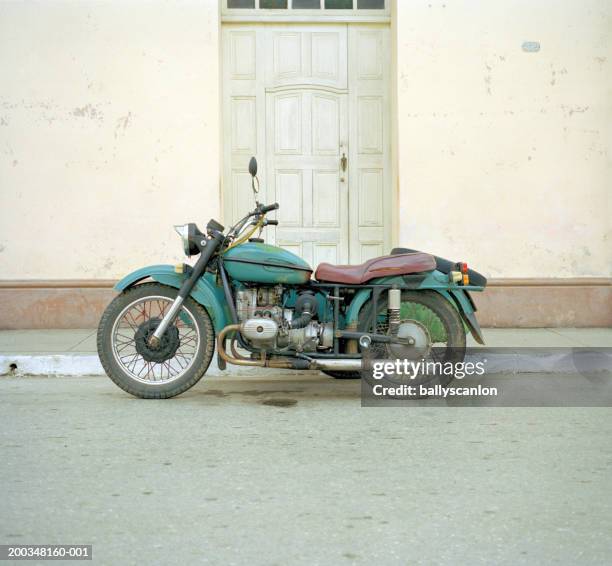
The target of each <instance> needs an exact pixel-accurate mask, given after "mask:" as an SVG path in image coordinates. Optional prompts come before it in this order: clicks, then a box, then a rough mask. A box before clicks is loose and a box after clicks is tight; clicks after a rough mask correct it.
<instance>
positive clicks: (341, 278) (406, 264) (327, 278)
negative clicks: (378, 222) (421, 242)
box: [315, 252, 436, 285]
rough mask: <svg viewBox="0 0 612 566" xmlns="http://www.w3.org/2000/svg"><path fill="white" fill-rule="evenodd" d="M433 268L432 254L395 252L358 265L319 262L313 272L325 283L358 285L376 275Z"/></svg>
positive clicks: (416, 271)
mask: <svg viewBox="0 0 612 566" xmlns="http://www.w3.org/2000/svg"><path fill="white" fill-rule="evenodd" d="M435 268H436V260H435V258H434V256H432V255H429V254H425V253H423V252H414V253H397V254H394V255H383V256H381V257H375V258H374V259H370V260H368V261H366V262H365V263H362V264H360V265H332V264H330V263H321V264H319V267H317V270H316V272H315V279H316V280H317V281H322V282H326V283H345V284H347V285H359V284H360V283H365V282H366V281H370V280H371V279H376V278H377V277H387V276H389V275H407V274H409V273H421V272H423V271H432V270H433V269H435Z"/></svg>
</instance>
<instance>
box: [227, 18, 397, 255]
mask: <svg viewBox="0 0 612 566" xmlns="http://www.w3.org/2000/svg"><path fill="white" fill-rule="evenodd" d="M386 48H388V29H387V28H386V27H384V26H380V27H377V26H364V25H360V26H356V27H355V29H353V26H349V25H346V24H341V25H303V24H296V25H265V24H260V25H252V26H244V25H227V26H224V29H223V49H224V53H223V57H224V59H223V97H224V101H223V113H224V124H225V129H224V192H223V195H224V216H225V221H226V223H227V222H229V221H230V220H235V219H237V218H238V217H239V216H240V215H241V214H242V213H243V212H244V211H246V210H248V209H250V208H252V206H253V197H252V195H251V193H250V178H249V176H248V172H247V164H248V160H249V158H250V156H251V155H255V156H256V157H257V159H258V162H259V165H260V169H259V177H260V180H261V192H260V199H259V200H260V201H262V202H266V203H268V202H274V201H278V202H279V204H280V209H279V211H278V213H277V218H278V220H279V226H278V228H276V229H274V230H273V229H271V228H267V229H266V240H267V241H268V242H270V243H276V244H277V245H280V246H282V247H285V248H286V249H289V250H291V251H294V252H295V253H297V254H299V255H301V256H302V257H304V259H306V260H307V261H308V262H309V263H311V265H313V266H316V265H317V264H318V263H320V262H322V261H328V262H332V263H333V262H336V263H348V262H351V263H358V262H361V261H365V260H366V259H369V258H370V257H373V256H375V255H380V254H382V253H386V252H387V251H388V247H389V246H390V234H389V229H390V198H389V197H390V194H389V193H390V180H391V172H390V170H389V168H390V159H389V142H388V139H387V138H388V137H389V118H388V104H389V97H388V93H387V88H386V85H387V84H388V61H387V62H386V61H385V60H384V58H385V49H386ZM387 56H388V53H387Z"/></svg>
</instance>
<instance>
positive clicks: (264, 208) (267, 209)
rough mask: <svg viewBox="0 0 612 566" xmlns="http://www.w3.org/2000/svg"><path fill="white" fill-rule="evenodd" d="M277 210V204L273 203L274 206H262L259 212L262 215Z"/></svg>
mask: <svg viewBox="0 0 612 566" xmlns="http://www.w3.org/2000/svg"><path fill="white" fill-rule="evenodd" d="M277 209H278V203H277V202H275V203H274V204H266V205H264V206H262V207H261V208H260V209H259V210H260V212H261V213H262V214H265V213H266V212H270V211H271V210H277Z"/></svg>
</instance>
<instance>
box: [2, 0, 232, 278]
mask: <svg viewBox="0 0 612 566" xmlns="http://www.w3.org/2000/svg"><path fill="white" fill-rule="evenodd" d="M218 26H219V22H218V9H217V3H216V2H212V1H208V2H199V1H182V2H171V3H167V2H160V1H157V2H149V3H146V4H143V3H137V2H119V1H113V2H105V3H101V2H82V3H78V2H69V1H58V2H48V3H34V2H19V3H6V2H5V3H2V4H1V5H0V69H1V70H2V79H1V83H0V202H1V213H0V214H1V221H0V279H30V278H35V279H58V278H61V279H64V278H68V279H70V278H75V279H81V278H84V279H90V278H105V279H113V278H118V277H121V276H123V275H124V274H125V273H126V272H129V271H132V270H133V269H135V268H137V267H140V266H142V265H147V264H157V263H166V262H168V263H178V262H180V261H183V260H184V256H183V254H182V252H181V246H180V242H179V239H178V237H177V235H176V233H175V232H174V230H173V227H172V226H173V224H178V223H184V222H188V221H197V222H198V223H199V224H200V225H202V224H205V223H206V221H207V220H208V218H209V217H211V216H218V215H219V210H220V206H219V200H220V197H219V194H220V191H219V159H220V157H219V122H218V120H219V118H218V116H219V111H218V108H219V100H218V96H219V81H218V75H219V70H218V60H219V59H218Z"/></svg>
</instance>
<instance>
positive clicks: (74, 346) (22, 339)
mask: <svg viewBox="0 0 612 566" xmlns="http://www.w3.org/2000/svg"><path fill="white" fill-rule="evenodd" d="M484 335H485V340H486V347H485V348H487V349H490V348H505V349H510V348H538V349H551V350H553V349H568V350H569V349H572V348H584V347H590V348H604V347H605V348H609V347H611V346H612V329H610V328H524V329H519V328H487V329H484ZM468 347H471V348H475V349H477V351H478V349H480V348H482V347H481V346H478V345H477V344H476V343H475V342H474V340H473V339H472V338H471V337H468ZM483 351H484V350H483ZM487 351H488V350H487ZM540 354H541V352H540ZM523 361H524V360H523ZM496 367H499V368H500V371H512V369H513V367H516V365H515V366H512V367H511V366H510V365H509V364H508V362H507V361H503V363H502V365H501V366H500V365H496ZM520 367H521V371H545V370H548V371H549V368H543V366H542V364H541V361H539V360H537V359H534V361H533V364H532V366H530V365H529V360H527V365H525V364H521V366H520ZM275 371H276V372H278V371H279V370H275ZM261 372H264V373H269V370H262V369H259V368H244V367H241V368H237V367H232V368H231V373H232V374H234V375H239V374H240V375H242V374H252V373H255V374H257V373H261ZM292 373H294V372H292ZM6 374H16V375H103V374H104V372H103V370H102V367H101V365H100V362H99V360H98V355H97V351H96V330H94V329H83V330H2V331H0V375H6ZM208 374H209V375H220V374H222V372H220V370H219V368H218V367H217V365H216V357H215V359H213V362H212V364H211V367H210V369H209V371H208Z"/></svg>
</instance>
